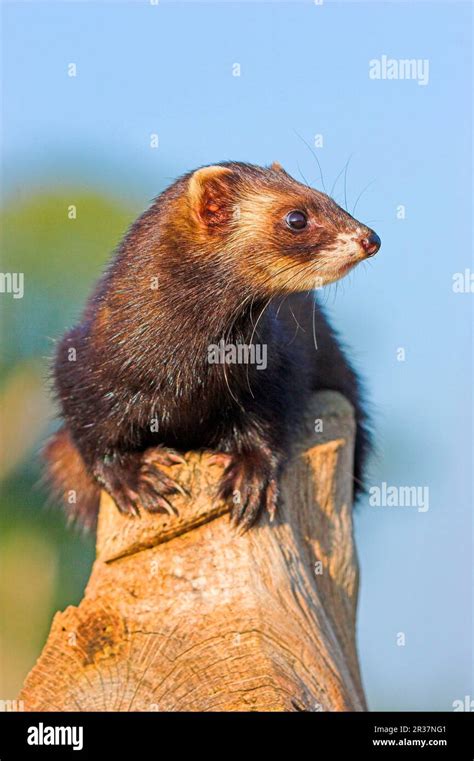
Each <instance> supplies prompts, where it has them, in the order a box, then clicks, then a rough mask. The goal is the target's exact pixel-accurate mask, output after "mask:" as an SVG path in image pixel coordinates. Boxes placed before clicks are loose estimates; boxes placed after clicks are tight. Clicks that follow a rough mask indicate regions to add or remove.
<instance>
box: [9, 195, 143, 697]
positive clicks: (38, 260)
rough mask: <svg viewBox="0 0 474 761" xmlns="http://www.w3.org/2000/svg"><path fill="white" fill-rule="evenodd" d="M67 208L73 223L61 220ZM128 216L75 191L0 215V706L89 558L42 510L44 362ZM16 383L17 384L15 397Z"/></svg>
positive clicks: (88, 545)
mask: <svg viewBox="0 0 474 761" xmlns="http://www.w3.org/2000/svg"><path fill="white" fill-rule="evenodd" d="M71 205H74V206H75V207H76V210H77V216H76V219H70V218H69V216H68V209H69V207H70V206H71ZM134 217H135V210H134V209H132V208H131V207H126V206H125V205H124V204H123V203H119V202H118V201H116V200H115V199H113V198H106V197H104V196H100V195H96V194H92V193H88V192H85V191H83V190H81V189H76V190H74V189H71V190H63V191H61V193H52V192H48V193H45V194H44V195H34V196H31V197H29V198H26V199H11V200H10V201H9V202H8V203H7V204H6V206H5V208H4V209H3V210H2V212H1V214H0V225H1V227H0V241H1V252H2V266H1V270H2V272H22V273H24V297H23V298H22V299H14V298H13V297H12V295H11V294H7V293H5V294H2V295H1V298H0V310H1V311H0V326H1V331H2V358H1V367H0V415H1V416H2V419H4V420H5V421H7V422H8V425H7V426H5V429H3V427H2V439H3V440H2V449H3V450H4V451H8V450H12V449H13V450H14V451H15V460H14V469H13V470H11V468H10V471H9V470H8V468H1V469H0V472H3V473H4V479H3V482H2V483H1V484H0V505H1V511H0V558H1V573H0V610H1V613H2V615H1V617H0V622H1V623H0V626H1V629H0V657H1V670H0V679H1V686H0V697H1V698H3V699H12V698H14V697H15V696H16V695H17V693H18V691H19V689H20V688H21V685H22V683H23V680H24V678H25V676H26V674H27V673H28V671H29V669H30V668H31V666H32V665H33V664H34V662H35V660H36V658H37V656H38V655H39V653H40V651H41V648H42V646H43V644H44V641H45V639H46V636H47V634H48V631H49V628H50V623H51V619H52V616H53V615H54V613H55V612H56V611H58V610H61V609H64V607H66V606H67V605H70V604H72V605H74V604H76V603H77V602H78V601H79V600H80V598H81V596H82V593H83V590H84V586H85V583H86V582H87V579H88V576H89V572H90V567H91V564H92V561H93V558H94V537H92V536H83V535H82V534H81V532H80V531H79V530H78V529H77V528H76V529H74V528H71V527H68V526H67V525H66V521H65V518H64V516H63V515H62V513H61V512H60V510H59V509H58V506H56V505H51V506H50V507H47V493H46V491H45V489H44V487H43V486H42V485H41V477H42V473H41V462H40V458H39V457H38V452H39V450H40V448H41V445H42V443H43V441H44V440H45V438H46V437H47V434H48V429H49V428H51V427H52V426H53V425H54V408H53V407H52V405H51V393H50V390H49V383H48V365H49V358H50V357H51V355H52V354H53V351H54V340H55V339H57V338H59V337H60V336H61V334H62V333H63V332H64V330H65V329H66V328H67V327H69V326H70V325H72V324H73V323H74V321H75V320H76V319H77V317H78V315H79V314H80V311H81V309H82V307H83V304H84V302H85V299H86V297H87V294H88V292H89V291H90V289H91V287H92V284H93V282H94V281H95V280H96V278H97V277H98V275H99V274H100V272H101V271H102V269H103V267H104V263H105V262H106V261H107V260H108V259H109V257H110V254H111V252H112V251H113V250H114V248H115V247H116V246H117V243H118V242H119V240H120V238H121V237H122V235H123V233H124V231H125V230H126V229H127V227H128V226H129V224H130V223H131V222H132V220H133V218H134ZM25 360H27V361H26V362H25ZM38 367H39V371H38ZM29 368H31V370H30V369H29ZM25 372H26V373H31V376H30V377H29V378H27V381H29V382H26V383H25ZM16 378H21V379H22V384H23V385H22V386H21V389H20V393H17V394H15V388H18V385H17V386H16V385H15V379H16ZM12 379H13V380H12ZM23 389H25V391H23ZM26 391H27V393H28V395H29V398H28V399H26V398H25V393H26ZM32 402H33V403H34V407H35V410H37V408H38V406H40V407H43V409H42V412H41V414H40V415H39V416H38V415H36V416H35V420H34V423H33V420H32V421H31V427H32V429H33V425H34V436H31V435H29V436H27V435H25V425H28V424H29V423H28V421H29V417H28V414H26V415H25V407H26V408H27V409H28V404H31V403H32ZM12 420H13V424H12V422H11V421H12ZM15 420H17V421H21V423H20V422H18V425H15ZM30 433H31V432H30ZM4 437H5V439H6V438H8V440H5V439H4ZM14 439H15V440H14ZM23 442H25V444H24V447H23ZM22 447H23V448H22ZM7 459H8V458H6V457H5V460H7ZM10 459H11V458H10ZM0 461H1V458H0ZM0 464H1V462H0Z"/></svg>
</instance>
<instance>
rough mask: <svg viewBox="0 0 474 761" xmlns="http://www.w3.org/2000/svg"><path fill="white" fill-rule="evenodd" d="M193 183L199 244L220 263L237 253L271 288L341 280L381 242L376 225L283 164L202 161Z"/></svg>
mask: <svg viewBox="0 0 474 761" xmlns="http://www.w3.org/2000/svg"><path fill="white" fill-rule="evenodd" d="M187 183H188V184H187V189H186V196H187V197H186V216H187V227H188V231H189V233H191V235H192V239H193V240H194V242H195V244H196V243H198V246H199V249H200V251H201V252H202V254H203V255H204V256H206V258H209V259H210V260H211V262H212V260H214V262H215V265H216V266H218V262H219V261H220V260H221V259H222V257H224V258H227V259H228V257H229V256H230V257H231V258H232V260H233V266H234V267H236V268H237V269H238V270H239V271H240V273H241V274H242V276H243V277H244V278H245V279H249V278H251V280H252V283H253V285H254V286H257V288H258V290H259V291H261V293H262V294H264V295H268V294H273V293H275V294H278V293H282V292H283V293H284V292H295V291H306V290H311V289H313V288H315V287H319V286H322V285H325V284H327V283H331V282H334V281H335V280H338V279H339V278H341V277H343V276H344V275H346V274H347V273H348V272H349V271H350V270H351V269H352V268H353V267H354V266H355V265H356V264H358V263H359V262H361V261H363V260H364V259H366V258H367V257H370V256H373V255H374V254H376V253H377V251H378V250H379V248H380V238H379V237H378V235H376V233H375V232H374V231H373V230H371V229H370V228H369V227H367V226H366V225H364V224H362V223H361V222H358V221H357V220H356V219H354V217H352V216H351V215H350V214H348V213H347V212H346V211H344V210H343V209H341V207H340V206H338V205H337V204H336V203H335V202H334V201H333V200H332V199H331V198H329V196H327V195H325V194H324V193H320V192H319V191H317V190H314V189H313V188H310V187H308V186H307V185H303V184H302V183H300V182H297V181H296V180H294V179H293V178H292V177H291V176H290V175H289V174H288V173H287V172H285V170H284V169H283V168H282V167H281V166H280V165H279V164H277V163H275V164H272V166H271V167H269V168H262V167H257V166H253V165H249V164H241V163H234V162H232V163H224V164H218V165H215V166H207V167H202V168H201V169H198V170H196V171H195V172H193V173H192V174H191V175H190V176H189V177H188V180H187Z"/></svg>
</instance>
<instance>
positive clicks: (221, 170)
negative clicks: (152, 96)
mask: <svg viewBox="0 0 474 761" xmlns="http://www.w3.org/2000/svg"><path fill="white" fill-rule="evenodd" d="M379 247H380V239H379V238H378V236H377V235H376V234H375V233H374V232H373V231H372V230H371V229H369V228H368V227H366V226H365V225H363V224H361V223H360V222H358V221H357V220H356V219H354V218H353V217H352V216H350V214H348V213H347V212H346V211H344V210H343V209H341V208H340V207H339V206H338V205H337V204H336V203H335V202H334V201H333V200H332V199H331V198H329V197H328V196H327V195H325V194H323V193H320V192H318V191H316V190H314V189H312V188H310V187H308V186H306V185H304V184H301V183H300V182H297V181H296V180H294V179H293V178H292V177H291V176H290V175H289V174H287V172H286V171H284V170H283V169H282V167H281V166H280V165H279V164H273V165H272V166H271V167H269V168H262V167H258V166H253V165H250V164H244V163H234V162H226V163H222V164H218V165H216V166H205V167H202V168H200V169H197V170H196V171H194V172H190V173H189V174H186V175H185V176H183V177H182V178H180V179H179V180H177V181H176V182H175V183H174V184H173V185H171V187H169V188H168V189H167V190H166V191H165V192H163V193H162V194H161V195H160V196H159V197H158V198H157V199H156V200H155V201H154V203H153V204H152V206H151V207H150V208H149V209H148V210H147V211H145V212H144V214H142V215H141V216H140V217H139V218H138V220H137V221H136V222H135V223H134V224H133V225H132V227H131V229H130V230H129V232H128V233H127V235H126V236H125V238H124V240H123V242H122V243H121V245H120V246H119V248H118V251H117V253H116V255H115V257H114V259H113V260H112V262H111V265H110V266H109V268H108V270H107V272H106V273H105V274H104V276H103V277H102V278H101V280H100V281H99V283H98V285H97V287H96V289H95V291H94V293H93V294H92V296H91V298H90V300H89V302H88V304H87V306H86V309H85V311H84V314H83V317H82V320H81V322H80V323H79V324H78V325H77V326H76V327H75V328H73V329H72V330H70V331H69V332H68V333H67V334H66V335H65V336H64V338H63V339H62V341H61V342H60V344H59V347H58V349H57V354H56V359H55V364H54V378H55V387H56V392H57V396H58V400H59V403H60V407H61V411H62V415H63V418H64V426H63V427H62V428H61V429H60V430H59V431H58V432H57V433H56V434H55V435H54V436H53V437H52V439H51V440H50V441H49V443H48V444H47V446H46V448H45V457H46V460H47V463H48V468H49V473H50V477H51V480H52V482H53V485H54V486H55V487H56V489H57V490H58V491H59V492H60V494H61V496H62V497H63V499H64V501H65V503H66V506H67V508H68V511H69V514H70V515H72V516H74V517H76V518H79V519H81V520H82V522H83V523H85V524H86V525H93V524H94V522H95V519H96V516H97V512H98V505H99V495H100V489H101V488H103V489H105V490H106V491H107V492H108V493H109V494H110V495H111V497H112V498H113V499H114V500H115V503H116V505H117V507H118V509H119V510H121V511H122V512H123V513H131V514H138V513H139V511H140V509H142V508H143V509H145V510H148V511H158V512H160V511H171V510H172V505H171V502H170V495H172V494H173V493H174V492H176V491H179V490H180V489H181V487H180V485H179V484H178V483H177V482H176V481H175V480H173V479H172V478H170V476H169V475H166V474H165V473H164V471H163V469H161V467H160V466H161V465H163V464H166V465H170V464H172V463H176V462H179V461H181V459H182V457H181V453H183V452H186V451H187V450H191V449H207V450H212V451H214V452H215V453H221V454H222V456H223V457H224V459H225V462H226V467H225V470H224V474H223V477H222V481H221V484H220V497H222V498H224V499H226V500H229V502H230V503H231V504H232V517H233V520H234V522H235V523H238V524H240V525H241V526H242V527H243V528H244V529H245V528H248V527H249V526H250V525H251V524H252V523H253V522H254V521H255V519H256V518H257V516H258V514H259V512H260V511H261V509H262V508H266V509H267V510H268V511H269V512H270V513H271V514H273V512H274V510H275V507H276V504H277V499H278V480H279V474H280V471H281V468H282V466H283V464H284V463H285V460H286V459H287V458H288V454H289V450H290V444H291V438H292V431H293V430H294V429H295V428H296V425H297V423H298V420H299V418H300V416H301V415H302V413H303V412H304V410H305V407H306V405H307V403H308V399H309V396H310V394H311V393H312V392H313V391H315V390H317V389H334V390H338V391H340V392H342V393H343V394H344V395H345V396H346V397H347V398H348V399H349V400H350V401H351V402H352V404H353V406H354V408H355V414H356V420H357V436H356V448H355V463H354V477H355V483H356V490H357V487H358V485H359V484H360V483H361V478H362V474H363V468H364V462H365V460H366V455H367V452H368V449H369V441H370V437H369V434H368V430H367V417H366V413H365V411H364V407H363V402H362V401H361V392H360V384H359V381H358V379H357V377H356V375H355V373H354V371H353V370H352V368H351V366H350V365H349V364H348V362H347V360H346V358H345V356H344V354H343V351H342V349H341V347H340V346H339V343H338V341H337V339H336V337H335V335H334V333H333V331H332V330H331V328H330V326H329V324H328V322H327V320H326V318H325V316H324V314H323V312H322V310H321V308H320V307H319V306H317V305H316V306H314V303H313V301H312V295H311V294H310V292H311V291H312V290H313V289H314V288H315V286H319V285H325V284H327V283H331V282H333V281H335V280H337V279H338V278H341V277H343V276H344V275H345V274H347V272H349V270H350V269H352V268H353V267H354V266H355V265H356V264H358V263H359V262H360V261H362V260H363V259H365V258H366V257H369V256H372V255H373V254H375V253H376V252H377V251H378V249H379ZM308 295H309V296H310V297H309V298H308ZM314 338H316V341H315V340H314ZM257 345H258V346H259V347H260V349H261V351H262V352H264V353H262V354H261V356H262V357H263V356H265V361H264V362H263V361H261V362H259V363H257V362H255V361H253V362H252V361H251V360H252V356H251V355H247V357H246V359H244V360H243V361H240V362H239V361H233V359H234V360H235V358H236V357H237V359H239V357H240V359H242V355H239V353H238V352H237V351H235V350H236V349H238V348H241V347H245V348H246V349H247V350H251V349H252V348H255V347H256V346H257ZM212 347H214V348H212ZM215 347H220V348H221V349H222V347H225V351H224V361H223V359H222V356H221V357H220V360H219V357H218V356H217V359H216V354H215ZM228 347H230V348H231V350H232V349H234V357H233V355H232V351H231V352H230V353H229V352H227V348H228ZM213 351H214V354H213V353H212V352H213ZM249 357H250V361H249ZM70 494H74V495H75V498H74V499H73V500H71V499H70V498H69V495H70Z"/></svg>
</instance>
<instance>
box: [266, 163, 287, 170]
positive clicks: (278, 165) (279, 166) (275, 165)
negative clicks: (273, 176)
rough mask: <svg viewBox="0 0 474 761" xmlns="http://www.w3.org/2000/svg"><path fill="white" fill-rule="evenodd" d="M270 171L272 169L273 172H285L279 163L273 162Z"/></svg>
mask: <svg viewBox="0 0 474 761" xmlns="http://www.w3.org/2000/svg"><path fill="white" fill-rule="evenodd" d="M270 169H274V170H275V172H284V171H285V170H284V169H283V167H282V165H281V164H280V162H279V161H274V162H273V164H271V166H270Z"/></svg>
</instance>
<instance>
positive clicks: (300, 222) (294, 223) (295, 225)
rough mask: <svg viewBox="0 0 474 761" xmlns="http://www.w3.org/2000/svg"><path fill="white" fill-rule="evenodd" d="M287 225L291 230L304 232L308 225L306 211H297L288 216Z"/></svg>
mask: <svg viewBox="0 0 474 761" xmlns="http://www.w3.org/2000/svg"><path fill="white" fill-rule="evenodd" d="M286 224H287V225H288V227H289V228H290V230H303V229H304V228H305V227H306V225H307V224H308V217H307V216H306V214H305V213H304V211H299V210H298V209H295V210H294V211H290V212H289V213H288V214H287V215H286Z"/></svg>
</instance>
